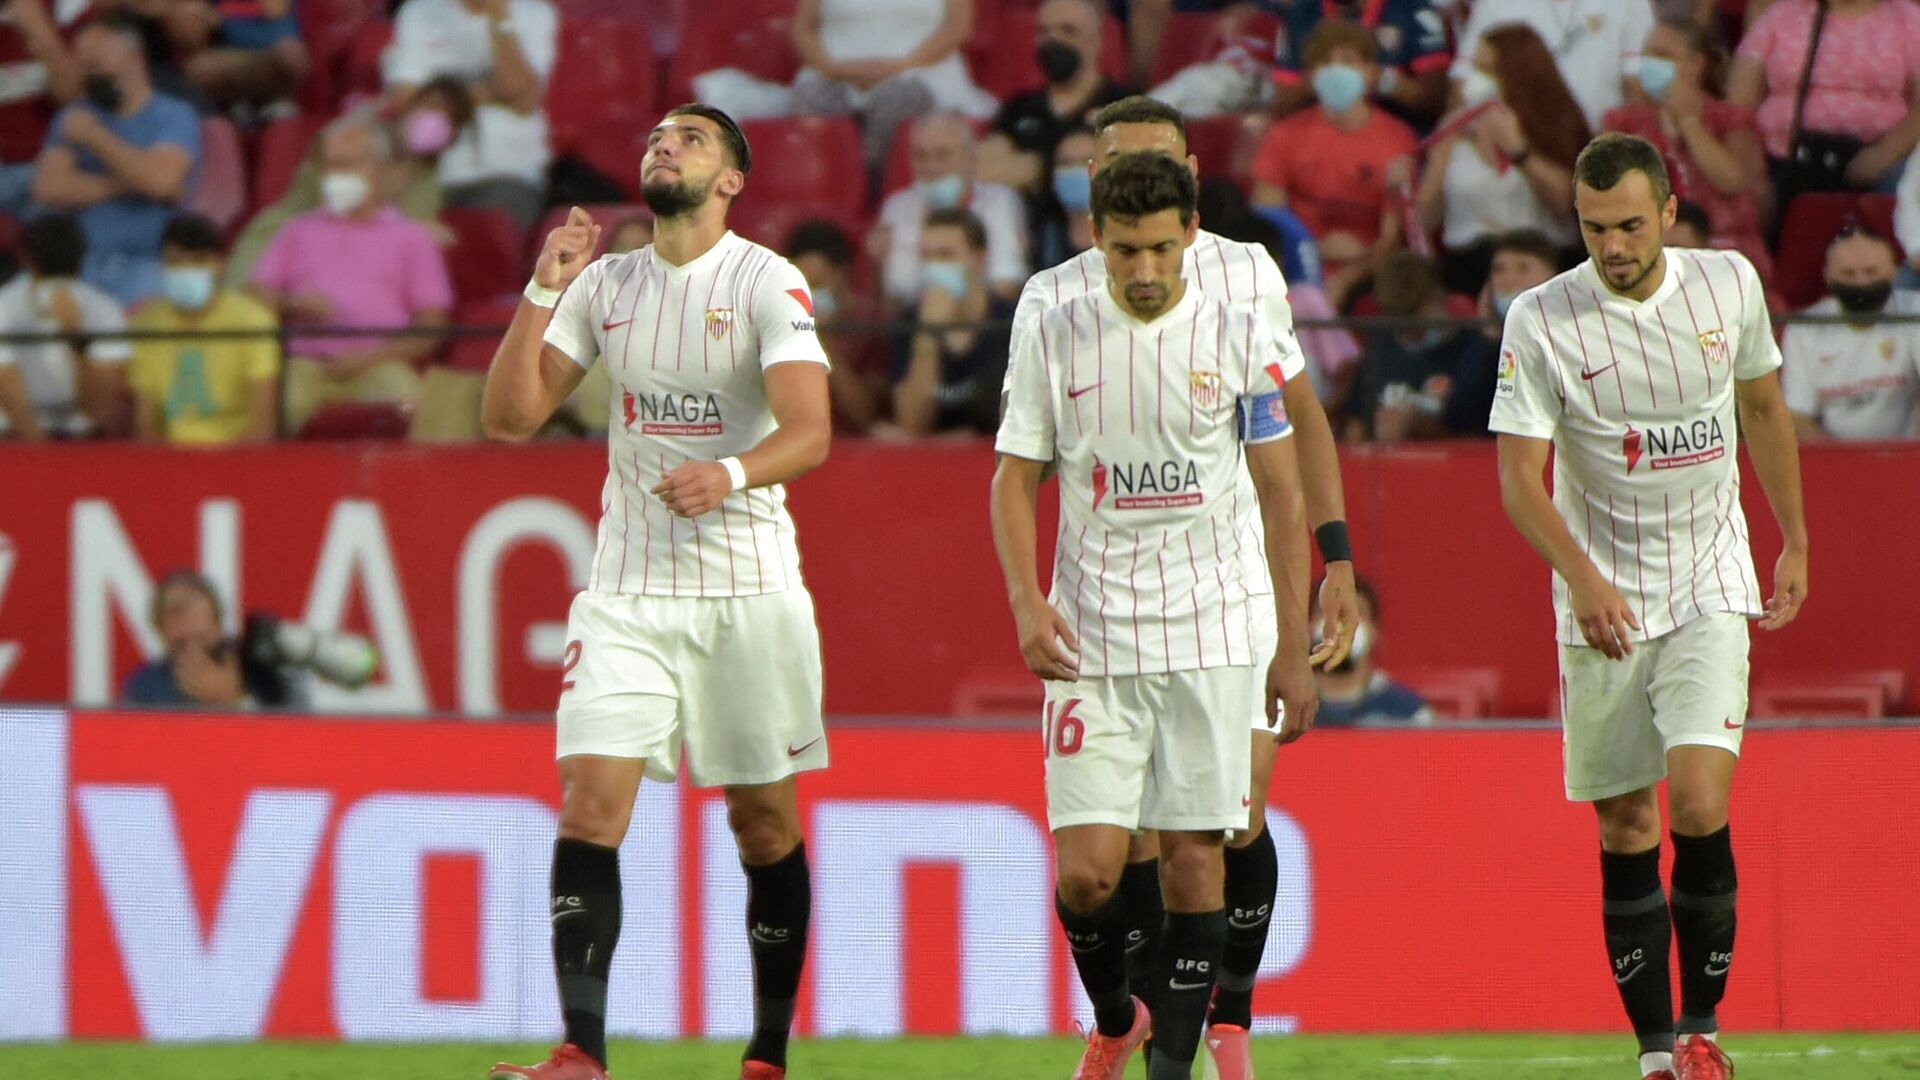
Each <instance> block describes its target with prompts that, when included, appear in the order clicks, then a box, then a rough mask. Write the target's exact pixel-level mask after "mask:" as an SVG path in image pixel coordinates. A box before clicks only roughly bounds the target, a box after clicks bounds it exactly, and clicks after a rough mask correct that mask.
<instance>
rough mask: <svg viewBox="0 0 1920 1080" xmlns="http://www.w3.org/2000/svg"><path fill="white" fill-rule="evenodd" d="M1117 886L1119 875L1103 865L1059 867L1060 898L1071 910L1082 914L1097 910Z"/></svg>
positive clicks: (1111, 895) (1063, 865)
mask: <svg viewBox="0 0 1920 1080" xmlns="http://www.w3.org/2000/svg"><path fill="white" fill-rule="evenodd" d="M1119 886H1120V875H1119V874H1116V873H1113V872H1112V871H1110V870H1108V869H1107V868H1105V867H1100V866H1092V865H1082V866H1072V865H1066V864H1062V865H1061V867H1060V899H1061V901H1062V902H1063V903H1065V904H1066V905H1067V908H1068V910H1071V911H1077V912H1081V913H1083V914H1084V913H1086V912H1090V911H1096V910H1098V909H1099V908H1100V906H1101V905H1102V904H1105V903H1106V902H1107V901H1108V900H1109V899H1111V898H1112V897H1113V891H1114V890H1115V889H1117V888H1119Z"/></svg>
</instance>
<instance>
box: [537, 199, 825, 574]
mask: <svg viewBox="0 0 1920 1080" xmlns="http://www.w3.org/2000/svg"><path fill="white" fill-rule="evenodd" d="M669 314H671V315H672V316H673V318H672V319H668V318H667V316H668V315H669ZM546 340H547V343H548V344H549V345H552V346H553V347H555V348H557V349H559V350H560V351H561V352H563V353H565V354H567V356H569V357H571V358H572V359H573V360H574V362H575V363H578V364H579V365H581V366H582V367H588V366H591V365H592V364H593V362H594V360H595V359H596V358H598V359H602V360H604V361H605V362H606V365H607V375H608V377H609V378H610V379H611V381H612V384H613V393H612V395H611V397H612V402H611V406H612V411H613V416H612V422H611V423H610V424H609V425H608V428H607V482H606V486H605V487H604V489H603V490H602V494H601V497H600V503H601V509H602V512H601V515H600V540H599V544H598V545H597V546H596V548H595V549H594V559H593V574H592V577H591V579H590V580H589V581H588V583H587V589H588V590H589V591H591V592H602V593H638V594H643V595H647V596H754V595H758V594H760V593H770V592H779V591H781V590H783V589H788V588H792V587H796V586H798V585H799V584H800V553H799V550H798V548H797V547H796V546H795V544H794V531H793V519H792V518H791V517H789V516H788V515H787V509H786V490H785V489H784V488H782V487H781V486H780V485H777V484H774V485H769V486H766V487H756V488H750V489H748V490H746V491H734V492H730V493H728V495H727V497H726V499H724V500H723V501H722V502H721V504H720V506H719V508H718V509H716V510H713V511H710V512H708V513H706V514H703V515H701V516H700V517H698V518H695V519H692V520H687V519H685V518H681V517H678V516H676V515H675V514H674V513H673V512H672V511H670V510H668V509H667V507H666V504H665V503H663V502H661V501H660V499H659V498H658V497H657V496H655V495H654V494H653V488H654V486H655V485H657V484H658V483H659V482H660V479H661V477H663V476H665V475H666V473H667V472H668V471H670V470H671V469H673V467H674V466H676V465H678V464H680V463H681V462H683V461H689V460H697V461H718V460H720V459H721V458H725V457H730V456H733V455H735V454H739V453H742V452H744V451H746V450H750V449H752V448H753V447H754V446H757V445H759V443H760V441H761V440H762V439H765V438H766V437H767V436H768V435H770V434H772V433H773V431H774V429H775V427H776V426H777V425H776V424H775V423H774V420H773V413H772V412H771V411H770V410H769V409H768V407H767V395H766V384H765V382H764V381H763V380H762V377H761V372H762V371H764V370H765V369H766V368H769V367H772V366H773V365H775V364H782V363H787V362H789V361H795V360H798V361H805V362H808V363H815V364H825V363H827V355H826V353H825V352H824V351H823V350H822V349H821V347H820V341H819V339H818V337H816V336H815V334H814V320H813V297H812V294H811V292H810V291H809V290H808V288H807V282H806V279H805V278H804V277H802V276H801V274H800V271H799V270H797V269H795V267H794V265H793V264H792V263H790V262H788V261H787V260H785V259H783V258H781V257H780V256H779V255H777V254H775V253H774V252H772V251H770V250H768V249H767V248H764V247H761V246H760V245H758V244H755V243H752V242H750V241H747V240H743V239H741V238H739V237H737V236H735V235H734V234H732V233H727V234H726V235H725V236H723V237H722V238H721V239H720V242H719V243H717V244H715V245H714V246H713V247H712V248H710V249H709V250H708V251H707V252H706V253H705V254H704V255H701V256H700V257H699V258H697V259H694V260H693V261H692V262H689V263H687V264H686V265H685V266H674V265H672V264H670V263H668V262H667V261H666V260H664V259H661V258H659V257H658V256H657V255H656V254H655V252H654V249H653V247H652V246H651V245H649V246H647V247H644V248H641V249H640V250H638V251H633V252H628V253H627V254H624V255H608V256H604V257H602V258H600V259H599V260H597V261H595V262H593V263H592V264H591V265H589V266H587V268H586V269H584V270H582V271H581V272H580V276H579V277H578V278H575V279H574V281H573V283H572V284H571V285H569V286H568V287H567V291H566V293H565V294H564V295H562V296H561V298H560V302H559V304H558V305H556V306H555V307H554V309H553V320H552V322H551V324H549V326H548V327H547V335H546Z"/></svg>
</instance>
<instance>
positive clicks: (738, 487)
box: [720, 457, 747, 491]
mask: <svg viewBox="0 0 1920 1080" xmlns="http://www.w3.org/2000/svg"><path fill="white" fill-rule="evenodd" d="M720 467H721V468H723V469H725V470H727V479H728V480H730V481H732V483H733V490H735V491H745V490H747V467H746V466H745V465H742V464H740V459H739V458H737V457H730V458H721V459H720Z"/></svg>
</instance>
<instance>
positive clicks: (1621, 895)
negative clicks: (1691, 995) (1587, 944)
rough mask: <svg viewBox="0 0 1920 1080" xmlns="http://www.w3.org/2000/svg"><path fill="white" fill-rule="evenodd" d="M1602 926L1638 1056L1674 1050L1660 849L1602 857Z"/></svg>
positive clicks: (1669, 938)
mask: <svg viewBox="0 0 1920 1080" xmlns="http://www.w3.org/2000/svg"><path fill="white" fill-rule="evenodd" d="M1600 889H1601V905H1600V912H1601V921H1602V923H1603V924H1604V925H1605V926H1606V932H1607V959H1608V962H1609V963H1608V966H1609V967H1610V968H1611V969H1612V971H1613V982H1614V987H1615V988H1616V989H1617V990H1619V991H1620V1003H1621V1004H1622V1005H1625V1006H1626V1008H1627V1019H1628V1020H1629V1021H1631V1022H1632V1023H1633V1034H1634V1036H1635V1038H1637V1039H1638V1040H1639V1042H1640V1051H1641V1053H1649V1052H1652V1051H1660V1050H1666V1051H1671V1050H1672V1049H1673V1032H1674V1025H1673V986H1672V981H1671V977H1670V976H1669V975H1668V973H1667V954H1668V952H1669V951H1670V949H1671V947H1672V940H1673V937H1672V935H1673V926H1672V924H1671V922H1669V921H1668V919H1667V897H1666V893H1665V891H1664V890H1662V889H1661V887H1660V848H1659V845H1657V844H1656V845H1655V846H1654V847H1652V848H1651V849H1649V850H1647V851H1642V852H1639V853H1638V854H1634V855H1620V854H1616V853H1614V852H1611V851H1604V850H1603V851H1601V852H1600Z"/></svg>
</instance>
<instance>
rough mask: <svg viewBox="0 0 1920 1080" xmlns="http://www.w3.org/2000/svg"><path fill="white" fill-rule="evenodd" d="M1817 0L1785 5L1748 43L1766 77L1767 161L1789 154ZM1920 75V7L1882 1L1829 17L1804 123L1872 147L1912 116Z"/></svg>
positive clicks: (1758, 117) (1761, 117)
mask: <svg viewBox="0 0 1920 1080" xmlns="http://www.w3.org/2000/svg"><path fill="white" fill-rule="evenodd" d="M1816 10H1817V9H1816V6H1815V3H1814V0H1779V2H1778V3H1775V4H1774V5H1773V6H1771V7H1769V8H1767V10H1766V11H1765V12H1764V13H1763V14H1762V15H1761V16H1760V19H1759V21H1758V22H1756V23H1754V24H1753V28H1752V29H1751V30H1749V31H1748V32H1747V36H1746V38H1745V40H1743V41H1741V42H1740V50H1739V52H1738V53H1737V55H1738V56H1742V57H1746V58H1747V59H1750V60H1756V61H1758V62H1759V63H1760V65H1761V67H1762V69H1763V70H1764V71H1765V73H1766V84H1767V96H1766V98H1765V99H1764V100H1763V101H1761V102H1760V107H1759V108H1758V109H1756V110H1754V121H1755V123H1756V125H1757V126H1758V127H1759V129H1760V141H1761V143H1762V145H1764V146H1765V147H1766V149H1767V156H1768V157H1773V158H1782V157H1785V156H1786V155H1787V141H1788V139H1789V138H1790V136H1791V134H1792V128H1793V101H1794V97H1795V96H1796V95H1797V94H1798V93H1799V90H1800V73H1801V72H1802V71H1803V70H1805V68H1806V63H1807V44H1808V42H1809V41H1810V40H1811V38H1812V36H1813V19H1814V13H1815V11H1816ZM1916 76H1920V6H1916V5H1915V4H1913V3H1910V2H1909V0H1882V3H1881V4H1880V5H1879V6H1878V7H1876V8H1874V9H1873V10H1871V11H1868V12H1866V13H1865V14H1862V15H1853V16H1847V17H1836V16H1834V15H1832V14H1829V15H1828V16H1827V25H1826V27H1825V28H1824V29H1822V30H1821V32H1820V55H1819V56H1818V57H1817V58H1816V59H1815V60H1814V64H1813V87H1812V89H1811V90H1810V91H1808V93H1807V108H1806V115H1805V119H1804V120H1803V121H1802V126H1803V127H1804V128H1805V129H1806V130H1808V131H1821V132H1828V133H1831V134H1837V135H1850V136H1852V137H1854V138H1856V139H1860V140H1863V141H1865V142H1868V143H1872V142H1875V141H1877V140H1879V138H1880V137H1881V136H1883V135H1885V134H1886V133H1887V132H1889V131H1891V130H1893V127H1894V125H1896V124H1898V123H1899V122H1900V119H1901V117H1903V116H1905V115H1906V114H1907V84H1908V83H1909V82H1910V81H1911V80H1913V79H1914V78H1915V77H1916Z"/></svg>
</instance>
